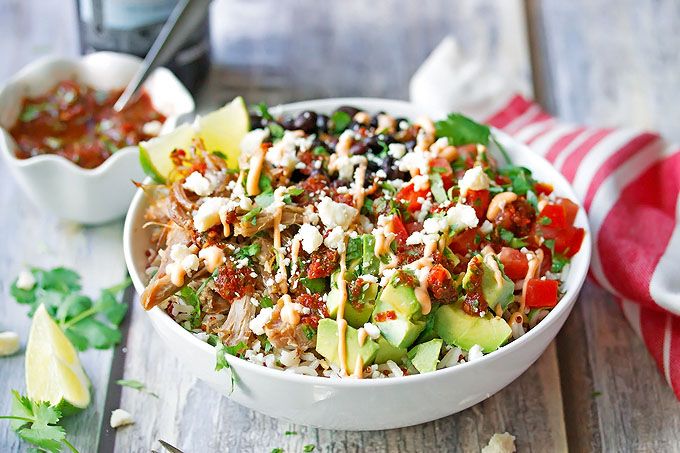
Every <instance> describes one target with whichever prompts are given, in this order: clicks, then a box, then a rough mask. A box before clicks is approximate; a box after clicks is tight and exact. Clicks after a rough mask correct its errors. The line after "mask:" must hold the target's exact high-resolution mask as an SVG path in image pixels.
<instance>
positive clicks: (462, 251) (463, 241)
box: [449, 228, 480, 255]
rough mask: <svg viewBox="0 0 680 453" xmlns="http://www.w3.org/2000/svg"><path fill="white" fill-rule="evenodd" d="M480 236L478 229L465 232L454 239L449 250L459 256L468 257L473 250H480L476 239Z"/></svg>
mask: <svg viewBox="0 0 680 453" xmlns="http://www.w3.org/2000/svg"><path fill="white" fill-rule="evenodd" d="M479 234H480V233H479V230H478V229H477V228H472V229H469V230H465V231H463V232H461V233H459V234H457V235H455V236H454V237H453V239H452V240H451V243H450V244H449V248H450V249H451V250H452V251H453V252H454V253H458V254H459V255H467V253H468V252H470V251H472V250H479V244H478V243H476V238H477V235H479Z"/></svg>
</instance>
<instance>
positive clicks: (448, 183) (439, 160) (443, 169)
mask: <svg viewBox="0 0 680 453" xmlns="http://www.w3.org/2000/svg"><path fill="white" fill-rule="evenodd" d="M430 168H436V169H437V173H439V175H440V176H441V177H442V183H444V188H445V189H447V190H448V189H449V188H451V187H452V186H453V170H452V169H451V164H450V163H449V161H448V160H446V159H444V158H443V157H436V158H434V159H432V160H431V161H430Z"/></svg>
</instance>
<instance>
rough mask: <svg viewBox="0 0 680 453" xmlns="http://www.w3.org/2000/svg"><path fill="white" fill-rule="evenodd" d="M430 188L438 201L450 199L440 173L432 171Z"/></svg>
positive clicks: (444, 201)
mask: <svg viewBox="0 0 680 453" xmlns="http://www.w3.org/2000/svg"><path fill="white" fill-rule="evenodd" d="M430 190H431V191H432V196H433V197H434V199H435V201H436V202H437V203H446V202H447V201H449V197H447V196H446V189H444V182H443V181H442V175H440V174H439V173H432V174H431V175H430Z"/></svg>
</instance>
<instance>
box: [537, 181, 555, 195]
mask: <svg viewBox="0 0 680 453" xmlns="http://www.w3.org/2000/svg"><path fill="white" fill-rule="evenodd" d="M552 191H553V186H552V184H548V183H547V182H537V183H536V184H534V192H536V195H540V194H544V195H550V194H551V193H552Z"/></svg>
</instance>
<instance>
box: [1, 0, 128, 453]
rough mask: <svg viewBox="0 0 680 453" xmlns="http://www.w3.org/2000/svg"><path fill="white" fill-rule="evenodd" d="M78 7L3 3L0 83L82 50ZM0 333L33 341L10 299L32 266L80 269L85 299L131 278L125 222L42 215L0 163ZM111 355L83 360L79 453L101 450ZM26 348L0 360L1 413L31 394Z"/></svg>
mask: <svg viewBox="0 0 680 453" xmlns="http://www.w3.org/2000/svg"><path fill="white" fill-rule="evenodd" d="M73 7H74V3H73V2H45V1H38V0H31V1H25V0H8V1H3V2H0V55H2V56H3V64H2V65H0V81H4V80H6V79H7V78H8V77H9V76H11V75H12V74H13V73H14V72H16V71H17V70H18V69H20V68H21V67H22V66H24V65H25V64H27V63H28V62H30V61H32V60H34V59H35V58H37V57H39V56H42V55H46V54H51V53H57V54H63V55H72V54H75V52H76V50H77V46H76V30H75V25H74V23H75V11H74V8H73ZM0 211H1V212H3V214H2V222H1V223H0V248H1V249H2V251H3V252H2V256H1V258H0V293H1V294H2V303H0V331H2V330H12V331H15V332H17V333H19V335H20V337H21V342H22V347H25V345H26V340H27V337H28V332H29V327H30V319H29V318H28V317H27V316H26V312H27V309H26V308H25V307H23V306H20V305H18V304H16V303H15V302H14V300H13V299H12V298H11V297H10V296H9V286H10V284H11V282H12V280H13V279H14V278H15V277H16V275H17V274H18V272H19V271H20V270H21V269H22V268H24V267H26V266H44V267H52V266H60V265H63V266H67V267H71V268H73V269H75V270H77V271H79V272H80V273H81V275H82V277H83V283H84V286H85V291H86V293H87V294H92V295H97V294H98V291H99V289H100V288H103V287H106V286H111V285H112V284H115V283H118V282H120V280H121V279H122V278H123V275H124V274H125V267H124V264H123V257H122V250H121V248H120V243H121V240H122V223H121V222H116V223H112V224H109V225H105V226H102V227H98V228H82V227H79V226H77V225H74V224H71V223H66V222H61V221H59V220H57V219H56V218H55V217H53V216H51V215H47V214H45V213H43V212H40V211H39V210H38V209H37V208H36V207H35V206H34V205H33V204H32V203H31V202H30V201H29V200H28V199H27V198H26V197H25V196H24V195H23V193H21V192H20V190H19V188H18V187H17V186H16V184H15V183H14V181H13V179H12V177H11V175H10V174H9V170H8V168H7V167H6V165H5V164H4V161H3V162H2V163H0ZM110 360H111V352H110V351H88V352H86V353H84V354H81V361H82V363H83V366H84V367H85V370H86V372H87V373H88V375H89V377H90V380H91V381H92V385H93V403H92V405H91V406H90V407H89V408H88V409H87V410H86V411H84V412H82V413H81V414H79V415H77V416H75V417H72V418H70V419H69V420H68V421H67V422H66V426H67V429H68V431H69V436H70V437H71V438H72V440H73V443H74V444H75V445H76V446H78V447H80V448H81V451H91V450H92V449H93V446H95V445H97V438H98V436H99V427H100V424H101V420H102V416H103V414H102V412H101V408H102V407H103V405H104V398H105V397H106V383H107V382H108V376H109V367H108V364H109V362H110ZM23 362H24V355H23V351H22V352H21V353H19V354H17V355H15V356H13V357H10V358H1V359H0V376H2V382H3V386H2V392H0V413H2V414H6V413H9V402H10V393H9V389H17V390H19V391H21V392H25V383H24V363H23ZM0 450H2V451H3V452H5V451H6V452H13V451H25V450H26V444H24V443H20V442H19V440H18V438H17V437H16V435H14V433H12V432H11V430H10V429H9V425H8V424H7V423H6V422H3V423H0Z"/></svg>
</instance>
